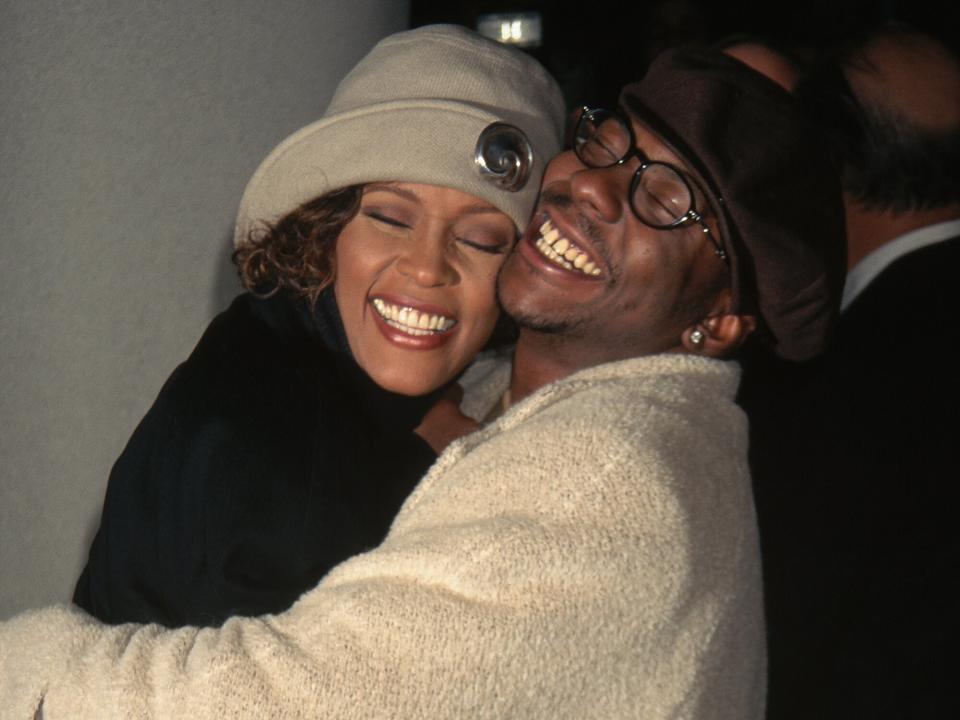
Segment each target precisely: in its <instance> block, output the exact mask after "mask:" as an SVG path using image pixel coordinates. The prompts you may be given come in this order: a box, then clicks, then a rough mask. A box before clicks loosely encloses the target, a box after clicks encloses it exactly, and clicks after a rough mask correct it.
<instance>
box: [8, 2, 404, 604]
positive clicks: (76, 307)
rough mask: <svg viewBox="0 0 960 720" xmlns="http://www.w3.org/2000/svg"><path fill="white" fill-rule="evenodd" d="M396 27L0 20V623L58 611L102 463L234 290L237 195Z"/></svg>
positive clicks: (115, 12)
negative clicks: (49, 608)
mask: <svg viewBox="0 0 960 720" xmlns="http://www.w3.org/2000/svg"><path fill="white" fill-rule="evenodd" d="M407 12H408V3H407V2H405V1H400V2H398V1H396V0H312V1H311V0H259V1H258V0H215V1H207V2H203V1H202V0H201V1H197V0H189V1H188V0H162V1H161V0H140V1H138V2H129V1H126V0H71V1H70V2H68V1H67V0H60V1H58V0H14V1H12V2H4V3H2V5H0V98H2V100H0V271H2V272H0V618H4V617H8V616H10V615H12V614H13V613H15V612H17V611H19V610H21V609H24V608H27V607H33V606H38V605H43V604H48V603H50V602H58V601H65V600H68V599H69V598H70V596H71V594H72V591H73V583H74V582H75V580H76V577H77V575H78V574H79V571H80V569H81V568H82V565H83V562H84V559H85V556H86V552H87V548H88V546H89V543H90V540H91V539H92V534H93V532H94V530H95V528H96V522H97V519H98V516H99V511H100V506H101V503H102V499H103V492H104V488H105V486H106V480H107V475H108V473H109V470H110V467H111V465H112V464H113V461H114V459H115V458H116V456H117V455H118V453H119V452H120V451H121V449H122V448H123V445H124V444H125V442H126V440H127V438H128V437H129V435H130V432H131V431H132V430H133V428H134V427H135V425H136V423H137V422H138V421H139V419H140V418H141V417H142V416H143V414H144V412H146V410H147V408H148V407H149V406H150V404H151V403H152V401H153V399H154V397H155V396H156V393H157V391H158V390H159V389H160V386H161V384H162V383H163V381H164V380H165V379H166V377H167V375H168V374H169V373H170V371H171V370H172V369H173V368H174V367H175V365H176V364H177V363H178V362H180V361H181V360H183V359H184V358H185V357H186V355H187V354H188V353H189V351H190V350H191V349H192V347H193V345H194V344H195V342H196V341H197V339H198V338H199V335H200V333H201V332H202V330H203V328H204V327H205V326H206V324H207V322H208V321H209V320H210V318H211V317H212V316H213V315H214V314H215V313H216V312H218V311H219V310H220V309H222V308H223V307H224V306H225V305H226V303H227V302H228V300H229V298H230V297H232V296H233V294H235V292H236V289H237V285H236V281H235V280H234V277H233V274H232V270H231V268H230V266H229V239H230V236H231V231H232V222H233V217H234V213H235V210H236V206H237V203H238V201H239V199H240V195H241V193H242V191H243V187H244V185H245V183H246V181H247V179H248V178H249V176H250V174H251V173H252V172H253V170H254V169H255V167H256V166H257V164H258V163H259V162H260V160H261V159H262V158H263V157H264V156H265V155H266V153H267V152H268V151H269V150H270V148H272V147H273V145H275V144H276V143H277V142H278V141H279V140H280V139H281V138H283V137H284V136H285V135H287V134H288V133H290V132H291V131H293V130H295V129H296V128H298V127H300V126H302V125H304V124H306V123H308V122H310V121H311V120H313V119H315V118H316V117H318V116H319V115H320V113H321V112H322V111H323V108H324V107H325V105H326V103H327V101H328V100H329V98H330V95H331V93H332V92H333V89H334V87H335V86H336V82H337V81H338V80H339V78H340V77H342V75H343V74H344V73H345V72H346V71H347V70H348V69H349V68H350V67H351V66H352V65H353V64H354V63H355V62H356V61H357V60H358V59H359V58H360V57H361V56H362V55H363V54H364V53H365V52H366V51H367V50H368V49H369V48H370V47H371V46H372V45H373V43H374V42H376V40H377V39H379V38H380V37H382V36H383V35H385V34H388V33H390V32H393V31H396V30H400V29H402V28H403V27H405V26H406V23H407Z"/></svg>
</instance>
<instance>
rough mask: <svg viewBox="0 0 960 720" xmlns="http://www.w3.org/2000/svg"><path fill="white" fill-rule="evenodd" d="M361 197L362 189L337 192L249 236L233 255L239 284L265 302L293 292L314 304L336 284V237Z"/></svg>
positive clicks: (309, 202)
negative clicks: (278, 294) (278, 295)
mask: <svg viewBox="0 0 960 720" xmlns="http://www.w3.org/2000/svg"><path fill="white" fill-rule="evenodd" d="M362 195H363V186H362V185H351V186H349V187H345V188H341V189H339V190H333V191H331V192H328V193H325V194H324V195H320V196H319V197H316V198H314V199H313V200H309V201H307V202H305V203H303V204H302V205H300V206H299V207H297V208H296V209H294V210H291V211H290V212H289V213H287V214H286V215H284V216H283V217H282V218H280V219H279V220H278V221H277V222H275V223H272V224H270V223H264V224H263V226H261V227H259V228H256V229H254V230H253V231H251V233H250V235H249V237H248V238H247V242H245V243H243V244H242V245H241V246H240V247H238V248H237V249H236V250H234V251H233V255H232V260H233V264H234V265H235V266H236V268H237V274H238V275H239V276H240V282H241V283H243V286H244V287H245V288H247V289H248V290H250V291H251V292H254V293H256V294H258V295H261V296H264V297H269V296H270V295H273V294H275V293H277V292H279V291H280V290H289V291H290V292H292V294H293V295H294V296H296V297H298V298H302V299H305V300H307V301H309V302H310V304H311V305H312V304H314V303H316V301H317V298H318V297H319V295H320V293H321V292H323V289H324V288H325V287H327V286H328V285H329V284H330V283H331V282H333V277H334V272H335V270H336V266H335V256H334V250H335V249H336V245H337V237H339V235H340V232H341V231H342V230H343V228H344V226H345V225H346V224H347V223H348V222H350V221H351V220H352V219H353V218H354V217H355V216H356V214H357V211H358V210H359V208H360V198H361V196H362Z"/></svg>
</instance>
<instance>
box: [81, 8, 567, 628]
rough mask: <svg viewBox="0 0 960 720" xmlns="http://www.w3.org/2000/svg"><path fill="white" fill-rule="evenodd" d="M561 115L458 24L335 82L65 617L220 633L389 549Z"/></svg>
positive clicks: (268, 183)
mask: <svg viewBox="0 0 960 720" xmlns="http://www.w3.org/2000/svg"><path fill="white" fill-rule="evenodd" d="M562 117H563V102H562V99H561V96H560V93H559V89H558V88H557V86H556V83H555V82H554V81H553V79H552V78H551V77H550V76H549V75H548V74H547V73H546V71H544V70H543V68H542V67H541V66H540V65H539V64H538V63H537V62H536V61H535V60H533V59H532V58H530V57H529V56H527V55H525V54H523V53H521V52H519V51H516V50H513V49H510V48H507V47H505V46H502V45H499V44H496V43H493V42H491V41H487V40H485V39H483V38H481V37H479V36H477V35H475V34H474V33H471V32H470V31H467V30H464V29H462V28H456V27H453V26H433V27H426V28H420V29H418V30H413V31H410V32H404V33H399V34H397V35H394V36H391V37H389V38H387V39H385V40H383V41H382V42H380V43H379V44H378V45H377V46H376V47H375V48H374V49H373V50H372V51H371V52H370V53H369V54H368V55H367V56H366V57H365V58H364V59H363V60H362V61H361V62H360V63H359V64H358V65H357V66H356V67H355V68H354V69H353V70H352V71H351V73H349V74H348V75H347V77H346V78H345V79H344V80H343V82H342V83H341V84H340V86H339V87H338V89H337V91H336V93H335V95H334V98H333V100H332V102H331V104H330V106H329V107H328V109H327V111H326V113H325V114H324V116H323V117H322V118H321V119H320V120H319V121H317V122H315V123H313V124H311V125H309V126H307V127H305V128H303V129H302V130H300V131H298V132H297V133H295V134H293V135H292V136H291V137H289V138H287V140H285V141H284V142H283V143H281V144H280V145H279V146H278V147H277V148H276V149H275V150H274V151H273V152H272V153H271V154H270V155H269V156H268V157H267V159H266V160H265V161H264V162H263V164H262V165H261V166H260V168H259V169H258V170H257V172H256V173H255V174H254V176H253V178H252V179H251V181H250V184H249V185H248V187H247V190H246V192H245V194H244V197H243V200H242V202H241V207H240V212H239V217H238V221H237V229H236V242H237V250H236V252H235V256H234V260H235V262H236V264H237V267H238V270H239V273H240V276H241V279H242V281H243V283H244V284H245V286H246V287H247V288H248V289H249V290H250V292H249V293H246V294H244V295H241V296H240V297H239V298H237V299H236V300H235V301H234V303H233V304H232V305H231V307H230V308H229V309H228V310H227V311H226V312H224V313H223V314H221V315H220V316H219V317H217V318H216V319H215V320H214V321H213V323H212V324H211V326H210V327H209V329H208V330H207V331H206V333H205V334H204V336H203V338H202V339H201V340H200V342H199V344H198V346H197V348H196V349H195V350H194V352H193V354H192V355H191V356H190V358H189V359H188V360H187V361H186V362H185V363H184V364H183V365H181V366H180V367H179V368H177V370H176V371H175V372H174V373H173V375H172V376H171V378H170V379H169V380H168V382H167V383H166V385H165V386H164V388H163V389H162V390H161V392H160V395H159V397H158V398H157V401H156V403H155V404H154V406H153V407H152V408H151V410H150V411H149V412H148V414H147V415H146V417H145V418H144V420H143V421H142V423H141V424H140V426H139V427H138V428H137V430H136V431H135V433H134V435H133V437H132V438H131V440H130V442H129V444H128V446H127V447H126V449H125V450H124V452H123V454H122V455H121V457H120V458H119V459H118V461H117V463H116V465H115V466H114V469H113V471H112V473H111V477H110V483H109V487H108V489H107V496H106V501H105V504H104V511H103V518H102V521H101V526H100V529H99V531H98V533H97V536H96V538H95V539H94V542H93V546H92V548H91V551H90V557H89V561H88V564H87V567H86V568H85V570H84V572H83V574H82V576H81V578H80V580H79V582H78V584H77V588H76V593H75V597H74V600H75V602H76V603H77V604H78V605H80V606H81V607H82V608H84V609H86V610H87V611H88V612H90V613H91V614H93V615H94V616H96V617H97V618H99V619H101V620H104V621H106V622H110V623H123V622H157V623H161V624H164V625H167V626H171V627H175V626H180V625H200V626H204V625H219V624H220V623H221V622H222V621H223V620H224V619H226V618H227V617H230V616H231V615H260V614H265V613H273V612H279V611H281V610H284V609H285V608H287V607H289V605H290V604H291V603H292V602H293V601H294V600H295V599H296V598H297V597H298V596H299V595H300V594H301V593H302V592H303V591H304V590H306V589H308V588H310V587H312V586H314V585H315V584H316V582H317V581H318V580H319V578H320V577H322V576H323V575H325V574H326V572H327V571H328V570H329V569H330V568H331V567H333V566H334V565H336V564H337V563H339V562H340V561H341V560H343V559H345V558H347V557H349V556H352V555H354V554H357V553H359V552H362V551H364V550H367V549H370V548H372V547H374V546H376V545H377V544H378V543H379V542H380V540H381V539H382V538H383V536H384V534H385V533H386V531H387V529H388V527H389V524H390V522H391V520H392V519H393V517H394V515H395V514H396V512H397V510H398V509H399V507H400V505H401V504H402V503H403V501H404V499H405V498H406V496H407V494H408V493H409V492H410V490H411V489H412V488H413V486H414V485H415V483H416V482H417V481H418V479H419V478H420V477H421V476H422V475H423V473H424V471H425V470H426V469H427V468H428V467H429V465H430V464H431V463H432V461H433V460H434V458H435V457H436V454H435V451H434V448H432V447H431V446H430V445H429V444H428V443H427V442H425V441H424V440H423V439H422V438H421V437H420V436H418V435H417V434H416V432H415V430H416V428H417V427H418V425H419V424H420V422H421V420H422V418H423V416H424V414H425V412H426V411H427V409H429V408H430V407H431V406H432V405H433V404H434V403H435V402H436V401H437V399H438V397H440V396H441V394H442V393H443V392H444V390H445V389H446V388H447V387H448V386H449V385H450V384H451V383H452V381H453V380H454V379H455V378H456V377H457V375H458V374H459V373H460V372H461V371H462V370H463V368H464V367H465V366H466V365H467V363H468V362H469V361H470V360H471V359H472V358H473V357H474V356H475V355H476V353H477V352H478V351H479V350H480V349H481V348H482V347H483V346H484V344H485V343H486V342H487V341H488V338H489V337H490V335H491V333H492V332H493V330H494V327H495V325H496V322H497V318H498V313H499V311H498V308H497V305H496V301H495V297H494V279H495V277H496V273H497V270H498V269H499V267H500V264H501V263H502V261H503V258H504V255H505V253H506V252H507V251H508V250H509V249H510V247H511V246H512V244H513V242H514V240H515V238H516V235H517V228H518V227H520V226H523V225H525V224H526V221H527V219H528V218H529V215H530V213H531V210H532V207H533V203H534V201H535V198H536V193H537V188H538V185H539V180H540V176H541V174H542V171H543V166H544V163H545V162H546V160H548V159H549V158H550V156H551V155H552V154H554V153H555V152H556V151H558V150H559V138H560V134H561V124H562ZM437 449H439V448H437Z"/></svg>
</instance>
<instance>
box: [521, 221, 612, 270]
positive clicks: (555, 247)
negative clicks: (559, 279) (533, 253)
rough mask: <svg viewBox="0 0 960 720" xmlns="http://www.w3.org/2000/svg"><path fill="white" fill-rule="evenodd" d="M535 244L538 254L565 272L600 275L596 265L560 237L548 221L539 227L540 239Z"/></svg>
mask: <svg viewBox="0 0 960 720" xmlns="http://www.w3.org/2000/svg"><path fill="white" fill-rule="evenodd" d="M535 244H536V247H537V250H539V251H540V254H541V255H543V256H544V257H545V258H547V259H548V260H550V261H551V262H552V263H554V264H555V265H559V266H560V267H562V268H566V269H567V270H579V271H580V272H582V273H583V274H585V275H593V276H594V277H596V276H597V275H599V274H600V268H598V267H597V265H596V263H594V262H593V261H592V260H591V259H590V257H589V256H588V255H587V254H586V253H585V252H583V250H581V249H580V248H578V247H577V246H576V245H574V244H573V243H572V242H570V241H569V240H568V239H567V238H565V237H560V231H559V230H557V229H556V228H555V227H554V226H553V223H552V222H550V221H549V220H547V221H546V222H544V223H543V225H541V226H540V237H538V238H537V242H536V243H535Z"/></svg>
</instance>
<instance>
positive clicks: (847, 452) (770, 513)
mask: <svg viewBox="0 0 960 720" xmlns="http://www.w3.org/2000/svg"><path fill="white" fill-rule="evenodd" d="M958 273H960V238H954V239H951V240H948V241H945V242H942V243H939V244H936V245H933V246H928V247H926V248H922V249H919V250H916V251H914V252H912V253H910V254H908V255H906V256H903V257H901V258H900V259H898V260H897V261H896V262H894V263H893V264H891V265H890V266H888V267H887V268H886V269H885V270H884V271H883V272H882V273H881V274H880V275H879V276H878V277H877V278H875V279H874V281H873V282H872V283H871V284H870V285H869V286H868V287H867V288H866V289H865V290H864V291H863V293H862V294H861V295H860V296H859V297H858V298H857V299H856V300H855V301H854V302H853V303H852V304H851V306H850V307H849V308H848V309H847V310H846V312H845V313H844V314H843V316H842V317H841V321H840V324H839V326H838V330H837V334H836V337H835V338H834V341H833V343H832V345H831V346H830V348H829V349H828V351H827V352H826V353H825V355H824V356H823V357H821V358H820V359H819V360H817V361H816V362H813V363H809V364H807V365H804V366H793V367H787V366H783V365H780V366H775V367H771V366H769V365H766V366H764V365H762V364H758V363H757V362H748V363H746V367H745V376H744V389H743V395H742V401H743V404H744V406H745V408H746V409H747V412H748V414H749V415H750V419H751V445H752V448H751V464H752V470H753V474H754V484H755V493H756V502H757V512H758V518H759V523H760V531H761V544H762V550H763V555H764V572H765V583H766V596H767V616H768V617H767V620H768V628H769V629H768V633H769V658H770V666H769V667H770V672H769V704H768V718H770V719H771V720H783V719H785V718H817V719H823V718H844V720H849V719H851V718H933V717H937V718H940V717H947V716H949V717H960V712H958V708H960V701H958V700H957V698H958V697H960V690H958V689H957V688H958V687H960V681H958V680H957V678H956V677H955V675H956V672H955V668H956V667H958V666H960V663H958V662H957V661H956V660H955V656H956V654H957V652H958V651H960V621H958V618H960V529H958V527H957V524H956V521H955V515H956V512H957V508H958V506H957V503H956V500H957V498H958V491H957V488H958V485H960V452H958V451H960V423H958V421H957V417H958V414H960V375H958V373H960V355H958V353H957V349H956V348H957V347H958V345H960V344H958V342H957V335H958V333H960V294H958V283H957V275H958Z"/></svg>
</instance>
